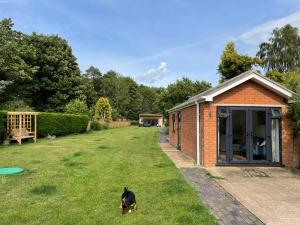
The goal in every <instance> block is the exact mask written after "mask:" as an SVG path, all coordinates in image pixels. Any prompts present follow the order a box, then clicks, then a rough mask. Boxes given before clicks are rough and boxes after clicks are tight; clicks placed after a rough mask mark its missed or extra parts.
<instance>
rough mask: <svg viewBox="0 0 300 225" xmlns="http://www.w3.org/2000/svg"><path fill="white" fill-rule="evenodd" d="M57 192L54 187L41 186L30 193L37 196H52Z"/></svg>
mask: <svg viewBox="0 0 300 225" xmlns="http://www.w3.org/2000/svg"><path fill="white" fill-rule="evenodd" d="M56 192H57V188H56V186H54V185H41V186H37V187H35V188H33V189H31V190H30V193H32V194H35V195H52V194H54V193H56Z"/></svg>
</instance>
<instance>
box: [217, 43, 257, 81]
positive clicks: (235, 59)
mask: <svg viewBox="0 0 300 225" xmlns="http://www.w3.org/2000/svg"><path fill="white" fill-rule="evenodd" d="M258 64H260V60H259V59H258V58H257V57H255V58H252V57H250V56H248V55H240V54H239V53H238V52H237V50H236V49H235V45H234V43H233V42H232V41H230V42H228V43H227V44H226V46H225V49H224V51H223V53H222V55H221V62H220V63H219V65H218V72H219V74H220V75H221V80H220V82H223V81H225V80H229V79H231V78H233V77H235V76H237V75H239V74H241V73H243V72H245V71H248V70H250V69H252V68H253V66H255V65H258Z"/></svg>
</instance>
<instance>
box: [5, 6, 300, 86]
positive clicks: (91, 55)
mask: <svg viewBox="0 0 300 225" xmlns="http://www.w3.org/2000/svg"><path fill="white" fill-rule="evenodd" d="M6 17H10V18H12V19H13V21H14V23H15V28H16V29H17V30H21V31H22V32H25V33H31V32H33V31H35V32H37V33H44V34H58V35H59V36H62V37H64V38H65V39H67V40H68V42H69V44H70V45H71V47H72V49H73V52H74V54H75V56H76V57H77V60H78V64H79V66H80V69H81V70H82V71H84V70H86V69H87V68H88V67H89V66H90V65H94V66H96V67H98V68H99V69H100V70H101V71H102V72H106V71H107V70H110V69H113V70H116V71H117V72H119V73H121V74H123V75H129V76H131V77H133V78H134V79H135V80H136V81H137V82H139V83H144V84H147V85H150V86H166V85H167V84H169V83H172V82H175V81H176V79H178V78H181V77H182V76H187V77H189V78H191V79H193V80H207V81H209V82H211V83H212V84H213V85H215V84H216V83H217V82H218V80H219V75H218V74H217V71H216V68H217V64H218V63H219V58H220V55H221V53H222V51H223V48H224V46H225V44H226V42H227V41H229V40H233V41H235V43H236V46H237V48H238V51H239V52H241V53H247V54H250V55H255V53H256V52H257V49H258V47H257V46H258V44H259V43H260V42H261V41H264V40H266V39H267V38H268V36H269V34H270V32H271V31H272V29H273V28H275V27H277V26H282V25H284V24H286V23H291V24H292V25H294V26H298V27H299V26H300V0H273V1H271V0H264V1H262V0H251V1H250V0H249V1H241V0H226V1H222V0H218V1H217V0H207V1H204V0H203V1H200V0H194V1H189V0H147V1H146V0H118V1H117V0H80V1H77V0H73V1H72V0H0V18H1V19H2V18H6Z"/></svg>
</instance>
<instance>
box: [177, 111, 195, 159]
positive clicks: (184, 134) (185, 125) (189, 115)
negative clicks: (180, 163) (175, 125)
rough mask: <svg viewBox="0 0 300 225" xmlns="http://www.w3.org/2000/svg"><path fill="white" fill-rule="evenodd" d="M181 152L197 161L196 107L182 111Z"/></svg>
mask: <svg viewBox="0 0 300 225" xmlns="http://www.w3.org/2000/svg"><path fill="white" fill-rule="evenodd" d="M181 150H182V151H183V152H184V153H185V154H187V155H188V156H190V157H192V158H193V159H194V160H195V161H196V160H197V158H196V157H197V156H196V155H197V127H196V106H195V105H194V106H190V107H188V108H185V109H182V111H181Z"/></svg>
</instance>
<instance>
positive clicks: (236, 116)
mask: <svg viewBox="0 0 300 225" xmlns="http://www.w3.org/2000/svg"><path fill="white" fill-rule="evenodd" d="M246 115H247V114H246V110H234V111H232V154H233V160H236V161H244V160H247V149H246V124H247V117H246Z"/></svg>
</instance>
